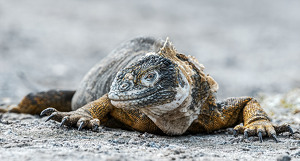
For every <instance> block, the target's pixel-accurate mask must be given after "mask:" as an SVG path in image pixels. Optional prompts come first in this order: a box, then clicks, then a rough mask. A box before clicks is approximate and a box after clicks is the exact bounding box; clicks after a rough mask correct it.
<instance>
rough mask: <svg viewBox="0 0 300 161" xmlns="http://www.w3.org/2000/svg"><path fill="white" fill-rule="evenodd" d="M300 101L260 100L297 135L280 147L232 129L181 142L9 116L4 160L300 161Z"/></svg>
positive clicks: (293, 97) (0, 134)
mask: <svg viewBox="0 0 300 161" xmlns="http://www.w3.org/2000/svg"><path fill="white" fill-rule="evenodd" d="M299 98H300V89H295V90H293V91H291V92H289V93H287V94H284V95H272V96H266V95H262V96H261V97H260V99H261V102H262V105H263V106H264V107H265V109H266V111H267V112H268V113H269V114H270V116H271V117H272V118H273V122H274V123H276V124H282V123H289V124H290V125H291V126H292V128H293V129H294V131H295V133H294V134H293V135H289V133H283V134H280V135H279V136H278V138H279V140H280V142H279V143H275V142H274V140H272V139H270V138H267V137H266V138H264V142H263V143H259V141H258V137H256V136H253V137H250V138H249V139H248V140H245V139H243V137H242V135H240V136H238V137H234V136H232V129H231V128H229V129H225V130H219V131H217V132H215V133H212V134H198V135H187V136H178V137H169V136H157V135H153V134H149V133H139V132H134V131H125V130H121V129H110V128H105V127H103V128H101V129H99V131H97V132H93V131H88V130H83V131H78V130H77V129H74V128H67V127H62V128H59V124H58V123H57V122H54V121H49V122H45V119H46V118H45V117H44V118H40V117H39V116H32V115H26V114H13V113H6V114H3V115H2V116H1V117H2V118H1V120H0V154H1V155H0V160H1V161H6V160H9V161H12V160H16V161H19V160H36V161H38V160H70V161H71V160H72V161H74V160H86V161H88V160H89V161H91V160H113V161H115V160H145V161H146V160H276V159H277V160H289V159H292V160H300V112H299V111H300V99H299ZM285 101H289V104H285ZM274 107H275V108H274Z"/></svg>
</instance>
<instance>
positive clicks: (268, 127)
mask: <svg viewBox="0 0 300 161" xmlns="http://www.w3.org/2000/svg"><path fill="white" fill-rule="evenodd" d="M283 132H290V133H291V134H293V130H292V128H291V127H290V125H288V124H283V125H279V126H276V125H273V124H272V123H271V122H270V121H268V120H257V121H254V122H252V123H250V124H248V125H246V126H242V125H237V126H235V127H234V135H235V136H237V135H238V133H244V138H246V139H248V136H253V135H257V136H258V138H259V141H260V142H263V136H266V135H267V134H268V136H269V137H271V138H273V139H274V140H275V141H276V142H278V139H277V137H276V133H277V134H280V133H283Z"/></svg>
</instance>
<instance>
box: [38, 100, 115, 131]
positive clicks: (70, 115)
mask: <svg viewBox="0 0 300 161" xmlns="http://www.w3.org/2000/svg"><path fill="white" fill-rule="evenodd" d="M113 108H114V107H113V105H112V104H111V103H110V100H109V99H108V97H107V94H105V95H104V96H102V97H101V98H99V99H97V100H95V101H93V102H90V103H88V104H86V105H84V106H83V107H81V108H79V109H77V110H76V111H71V112H59V111H57V110H56V109H55V108H47V109H45V110H43V111H42V112H41V116H43V115H47V116H49V117H48V118H47V120H46V121H48V120H50V119H52V120H55V121H58V122H61V124H60V126H63V125H67V126H77V127H78V130H81V129H82V128H84V127H87V128H89V129H93V130H96V129H98V127H99V126H100V123H101V122H100V121H105V118H106V115H107V114H108V113H109V112H110V111H112V109H113Z"/></svg>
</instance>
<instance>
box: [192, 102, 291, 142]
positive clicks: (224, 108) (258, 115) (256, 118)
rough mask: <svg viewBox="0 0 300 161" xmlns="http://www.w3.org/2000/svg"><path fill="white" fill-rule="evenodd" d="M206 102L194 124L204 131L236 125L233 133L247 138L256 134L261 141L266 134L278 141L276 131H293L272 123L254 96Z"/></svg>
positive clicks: (287, 127)
mask: <svg viewBox="0 0 300 161" xmlns="http://www.w3.org/2000/svg"><path fill="white" fill-rule="evenodd" d="M208 102H209V103H208V104H207V106H205V107H204V109H203V113H202V114H201V115H200V116H199V118H198V120H196V121H195V124H198V126H202V127H203V128H204V129H205V130H206V131H213V130H217V129H221V128H227V127H232V126H235V125H236V126H235V127H234V130H235V131H234V132H235V135H237V134H238V133H244V136H245V138H248V136H250V135H258V137H259V140H260V142H262V137H263V136H265V135H267V134H268V136H269V137H272V138H273V139H274V140H275V141H276V142H278V140H277V138H276V133H282V132H291V133H293V131H292V129H291V128H290V126H289V125H287V124H283V125H281V126H275V125H273V124H272V123H271V122H270V119H269V117H268V116H267V114H266V113H265V111H264V110H263V109H262V108H261V107H260V105H259V103H258V102H257V100H255V99H254V98H251V97H242V98H229V99H227V100H225V101H222V102H219V103H213V101H208ZM239 123H243V126H242V125H237V124H239ZM193 127H195V125H193Z"/></svg>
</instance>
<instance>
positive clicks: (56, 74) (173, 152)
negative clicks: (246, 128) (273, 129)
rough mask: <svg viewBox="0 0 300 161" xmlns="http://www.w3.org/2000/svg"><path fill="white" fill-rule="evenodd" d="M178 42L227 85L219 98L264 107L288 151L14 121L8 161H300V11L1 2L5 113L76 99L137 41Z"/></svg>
mask: <svg viewBox="0 0 300 161" xmlns="http://www.w3.org/2000/svg"><path fill="white" fill-rule="evenodd" d="M145 35H149V36H156V37H161V38H165V37H167V36H169V37H170V39H171V41H173V43H174V44H175V46H176V48H177V49H178V51H180V52H182V53H185V54H190V55H193V56H195V57H196V58H197V59H198V60H199V62H201V63H203V64H204V65H205V67H206V72H207V73H209V74H210V75H211V76H212V77H214V78H215V80H216V81H217V82H218V83H219V85H220V90H219V92H218V97H219V98H221V99H222V98H226V97H232V96H242V95H250V96H256V97H258V98H259V99H260V100H261V102H262V105H263V107H265V109H266V111H267V112H268V113H269V114H270V115H271V117H272V118H273V122H274V123H283V122H287V123H290V124H291V125H292V127H293V128H294V129H295V131H296V133H295V134H294V135H293V136H289V135H288V134H283V135H280V136H279V139H280V141H281V142H279V143H277V144H276V143H274V142H273V141H272V140H270V139H265V142H264V143H262V144H261V143H258V141H257V137H251V138H250V140H243V139H242V136H239V137H238V138H234V137H232V136H231V135H230V133H231V131H230V129H227V130H222V131H219V132H216V133H214V134H210V135H207V134H204V135H193V136H190V135H188V136H181V137H165V136H156V135H151V134H141V133H138V132H130V131H123V130H119V129H108V128H103V129H101V130H99V132H91V131H80V132H79V131H77V130H75V129H68V128H62V129H59V128H58V124H57V123H56V122H51V121H50V122H47V123H45V122H44V120H45V118H42V119H41V118H39V117H38V116H31V115H23V114H22V115H17V114H4V115H1V121H0V160H1V161H2V160H42V159H44V160H102V159H103V160H137V159H139V160H157V159H160V160H174V159H176V160H183V159H186V160H224V159H225V160H233V159H241V160H275V159H282V160H284V159H289V158H292V160H297V159H298V160H300V157H299V155H300V151H299V146H300V142H299V124H300V121H299V118H300V116H299V104H300V103H299V102H300V101H299V98H300V93H299V87H300V77H299V69H300V67H299V61H300V45H299V44H300V36H299V35H300V1H298V0H286V1H280V0H260V1H240V0H227V1H218V0H210V1H202V0H190V1H179V0H173V1H171V0H164V1H159V0H151V1H139V0H130V1H121V0H116V1H109V2H108V1H96V0H85V1H83V0H76V1H74V0H56V1H55V0H43V1H41V0H22V1H18V0H9V1H7V0H0V106H2V107H5V106H6V105H10V104H14V103H17V102H18V101H20V99H21V98H22V97H23V96H24V95H26V94H27V93H29V92H33V91H42V90H48V89H76V87H77V86H78V84H79V82H80V80H81V79H82V77H83V76H84V74H85V73H86V72H87V71H88V70H89V68H91V67H92V66H93V65H94V64H95V63H96V62H98V61H99V60H100V59H101V58H103V57H104V56H106V55H108V53H109V52H110V51H111V50H113V49H114V48H115V47H116V46H117V45H118V44H120V43H121V42H124V41H126V40H128V39H132V38H133V37H136V36H145Z"/></svg>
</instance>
